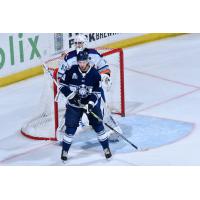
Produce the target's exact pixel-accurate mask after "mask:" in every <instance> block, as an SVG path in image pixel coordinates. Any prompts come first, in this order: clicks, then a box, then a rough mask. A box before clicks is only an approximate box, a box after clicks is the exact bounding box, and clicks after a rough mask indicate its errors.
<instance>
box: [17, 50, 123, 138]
mask: <svg viewBox="0 0 200 200" xmlns="http://www.w3.org/2000/svg"><path fill="white" fill-rule="evenodd" d="M98 51H99V52H100V53H101V54H102V53H105V52H109V51H111V50H110V49H100V50H99V49H98ZM104 58H105V59H106V61H107V62H108V64H109V66H110V69H111V72H112V74H111V77H112V87H111V90H110V91H109V92H106V91H105V95H106V99H107V104H108V106H109V108H110V109H111V111H112V112H121V103H122V102H121V92H120V87H121V85H120V79H121V77H120V67H122V66H120V59H121V58H120V56H119V52H117V53H111V54H110V55H107V56H105V57H104ZM60 61H61V57H57V58H55V59H52V60H49V61H47V62H46V67H48V69H49V72H50V73H51V74H52V75H53V73H54V69H56V68H57V67H58V64H59V62H60ZM55 89H56V87H55V85H54V84H53V81H52V77H51V76H50V75H49V73H48V72H47V71H44V81H43V92H42V95H41V99H40V102H39V104H38V109H37V110H36V112H35V114H34V115H33V117H32V119H30V120H29V121H28V122H27V123H26V124H25V125H24V126H23V127H22V129H21V132H22V134H24V135H25V136H28V137H30V138H32V139H51V140H55V139H56V136H55V135H56V134H55V130H56V128H57V124H58V125H59V126H60V128H61V127H63V126H62V124H63V123H64V113H65V98H62V95H61V96H59V99H58V103H55V102H54V99H55V98H54V95H56V94H55ZM56 107H58V110H57V108H56ZM56 121H58V122H56Z"/></svg>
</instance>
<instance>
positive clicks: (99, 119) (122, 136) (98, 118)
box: [90, 112, 138, 150]
mask: <svg viewBox="0 0 200 200" xmlns="http://www.w3.org/2000/svg"><path fill="white" fill-rule="evenodd" d="M90 113H91V114H92V115H93V116H94V117H95V118H96V119H97V120H98V121H100V122H103V120H102V119H101V118H100V117H99V116H97V115H96V114H95V113H93V112H90ZM103 123H104V122H103ZM104 124H105V125H106V126H107V127H108V128H110V129H111V130H112V131H114V132H115V133H117V134H118V135H119V136H120V137H121V138H122V139H124V140H125V141H126V142H128V143H129V144H130V145H131V146H132V147H134V148H135V149H137V150H138V147H137V146H136V145H134V144H133V143H132V142H131V141H130V140H128V139H127V138H126V137H125V136H124V135H122V134H121V133H119V132H118V131H116V130H115V129H114V128H113V127H111V126H110V125H109V124H107V123H104Z"/></svg>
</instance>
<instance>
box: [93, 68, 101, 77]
mask: <svg viewBox="0 0 200 200" xmlns="http://www.w3.org/2000/svg"><path fill="white" fill-rule="evenodd" d="M90 73H92V74H93V76H96V77H101V76H100V74H99V72H98V70H97V69H96V68H95V67H91V69H90Z"/></svg>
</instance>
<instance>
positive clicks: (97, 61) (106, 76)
mask: <svg viewBox="0 0 200 200" xmlns="http://www.w3.org/2000/svg"><path fill="white" fill-rule="evenodd" d="M86 41H87V39H86V37H85V36H84V35H83V34H79V35H77V36H76V38H75V42H74V43H75V50H73V51H70V52H69V53H68V54H66V55H65V56H64V59H63V61H62V62H61V63H60V66H59V70H58V78H61V77H62V76H63V75H64V74H65V71H66V70H67V69H70V68H71V66H72V65H75V64H77V54H78V52H80V51H86V52H87V53H88V55H89V64H90V66H93V67H95V68H96V69H97V71H98V72H99V74H100V75H101V81H102V86H103V88H105V89H106V90H107V91H108V90H109V89H110V88H111V85H112V81H111V77H110V73H111V72H110V69H109V66H108V64H107V62H106V61H105V59H103V58H102V56H101V55H100V54H99V53H98V52H97V51H96V50H95V49H89V48H87V45H86V43H87V42H86ZM101 94H102V99H103V102H104V105H106V99H105V95H104V91H103V89H102V88H101ZM104 107H105V106H104ZM107 120H108V121H107V123H108V124H110V123H111V124H110V125H111V126H112V127H113V128H114V129H115V130H116V131H118V132H120V133H122V130H121V128H120V127H119V125H118V124H117V123H116V122H115V120H114V119H113V118H112V116H111V115H110V116H109V117H107ZM109 135H110V136H109V139H110V140H111V141H118V135H117V134H115V132H114V131H109Z"/></svg>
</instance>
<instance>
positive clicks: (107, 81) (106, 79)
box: [101, 74, 112, 91]
mask: <svg viewBox="0 0 200 200" xmlns="http://www.w3.org/2000/svg"><path fill="white" fill-rule="evenodd" d="M101 81H102V86H103V88H104V89H106V90H107V91H109V90H110V88H111V86H112V81H111V77H110V76H109V75H108V74H101Z"/></svg>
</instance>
